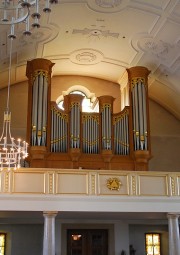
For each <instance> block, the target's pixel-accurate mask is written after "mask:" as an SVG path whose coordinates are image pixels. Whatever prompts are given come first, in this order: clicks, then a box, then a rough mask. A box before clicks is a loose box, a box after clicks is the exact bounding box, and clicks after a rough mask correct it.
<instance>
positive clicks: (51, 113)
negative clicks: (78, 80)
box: [26, 59, 151, 171]
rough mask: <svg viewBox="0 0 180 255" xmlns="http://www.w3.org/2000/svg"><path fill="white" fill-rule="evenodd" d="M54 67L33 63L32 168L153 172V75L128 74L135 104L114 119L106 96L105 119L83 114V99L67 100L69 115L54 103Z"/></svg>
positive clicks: (144, 70)
mask: <svg viewBox="0 0 180 255" xmlns="http://www.w3.org/2000/svg"><path fill="white" fill-rule="evenodd" d="M53 65H54V64H53V63H52V62H51V61H49V60H46V59H34V60H32V61H28V63H27V71H26V75H27V77H28V81H29V92H28V93H29V95H28V120H27V141H28V143H29V156H28V159H27V160H28V162H29V165H30V167H35V168H39V167H42V168H63V169H77V168H80V169H81V168H82V169H107V170H111V169H112V170H130V171H133V170H135V171H146V170H148V161H149V159H150V158H151V148H150V127H149V107H148V75H149V70H148V69H147V68H145V67H140V66H138V67H132V68H130V69H128V70H127V73H128V83H129V102H130V105H129V106H126V107H125V108H124V109H123V110H122V111H121V112H119V113H116V114H114V113H113V101H114V98H113V97H112V96H108V95H105V96H103V95H102V96H100V97H99V98H98V100H99V113H86V112H82V100H83V96H82V95H79V94H69V95H66V96H65V97H64V110H60V109H59V108H58V106H57V105H56V103H55V102H51V71H52V67H53Z"/></svg>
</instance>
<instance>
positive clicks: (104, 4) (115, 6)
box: [88, 0, 123, 13]
mask: <svg viewBox="0 0 180 255" xmlns="http://www.w3.org/2000/svg"><path fill="white" fill-rule="evenodd" d="M121 2H122V0H88V6H89V8H91V9H92V10H94V11H96V12H110V13H112V12H118V11H120V10H121V9H122V8H123V5H121Z"/></svg>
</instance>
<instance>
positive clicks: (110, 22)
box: [0, 0, 180, 119]
mask: <svg viewBox="0 0 180 255" xmlns="http://www.w3.org/2000/svg"><path fill="white" fill-rule="evenodd" d="M40 2H41V3H43V1H40ZM40 24H41V27H40V29H32V35H31V36H30V37H24V36H22V34H21V32H22V31H23V29H24V28H23V27H22V26H21V25H18V26H16V27H15V31H16V35H17V39H16V40H14V42H13V54H12V64H13V68H12V79H11V80H12V83H16V82H20V81H23V80H26V79H27V78H26V76H25V72H26V62H27V60H31V59H34V58H46V59H50V60H51V61H52V62H53V63H55V65H54V67H53V75H85V76H91V77H97V78H101V79H106V80H110V81H113V82H118V83H119V84H120V85H122V86H123V85H124V83H125V82H126V79H127V76H126V69H127V68H130V67H132V66H137V65H141V66H145V67H147V68H148V69H149V70H151V74H150V75H149V96H150V98H151V99H153V100H155V101H156V102H158V103H160V104H161V105H162V106H163V107H165V108H166V109H168V110H169V111H170V112H171V113H172V114H174V115H175V116H176V117H177V118H179V119H180V1H179V0H158V1H157V0H64V1H63V0H59V2H58V3H57V4H54V5H52V12H51V13H50V14H42V16H41V19H40ZM8 33H9V26H7V25H6V26H3V25H0V88H3V87H5V86H6V85H7V77H8V75H7V70H8V63H9V54H8V53H9V44H10V43H9V39H7V35H8Z"/></svg>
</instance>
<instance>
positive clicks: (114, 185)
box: [107, 178, 122, 190]
mask: <svg viewBox="0 0 180 255" xmlns="http://www.w3.org/2000/svg"><path fill="white" fill-rule="evenodd" d="M121 186H122V183H121V181H120V179H119V178H109V179H108V180H107V187H108V189H110V190H120V188H121Z"/></svg>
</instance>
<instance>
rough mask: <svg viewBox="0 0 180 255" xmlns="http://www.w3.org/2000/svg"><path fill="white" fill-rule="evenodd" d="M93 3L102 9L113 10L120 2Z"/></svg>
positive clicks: (102, 1)
mask: <svg viewBox="0 0 180 255" xmlns="http://www.w3.org/2000/svg"><path fill="white" fill-rule="evenodd" d="M95 3H96V4H97V5H98V6H100V7H103V8H114V7H116V6H118V5H120V3H121V0H95Z"/></svg>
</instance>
